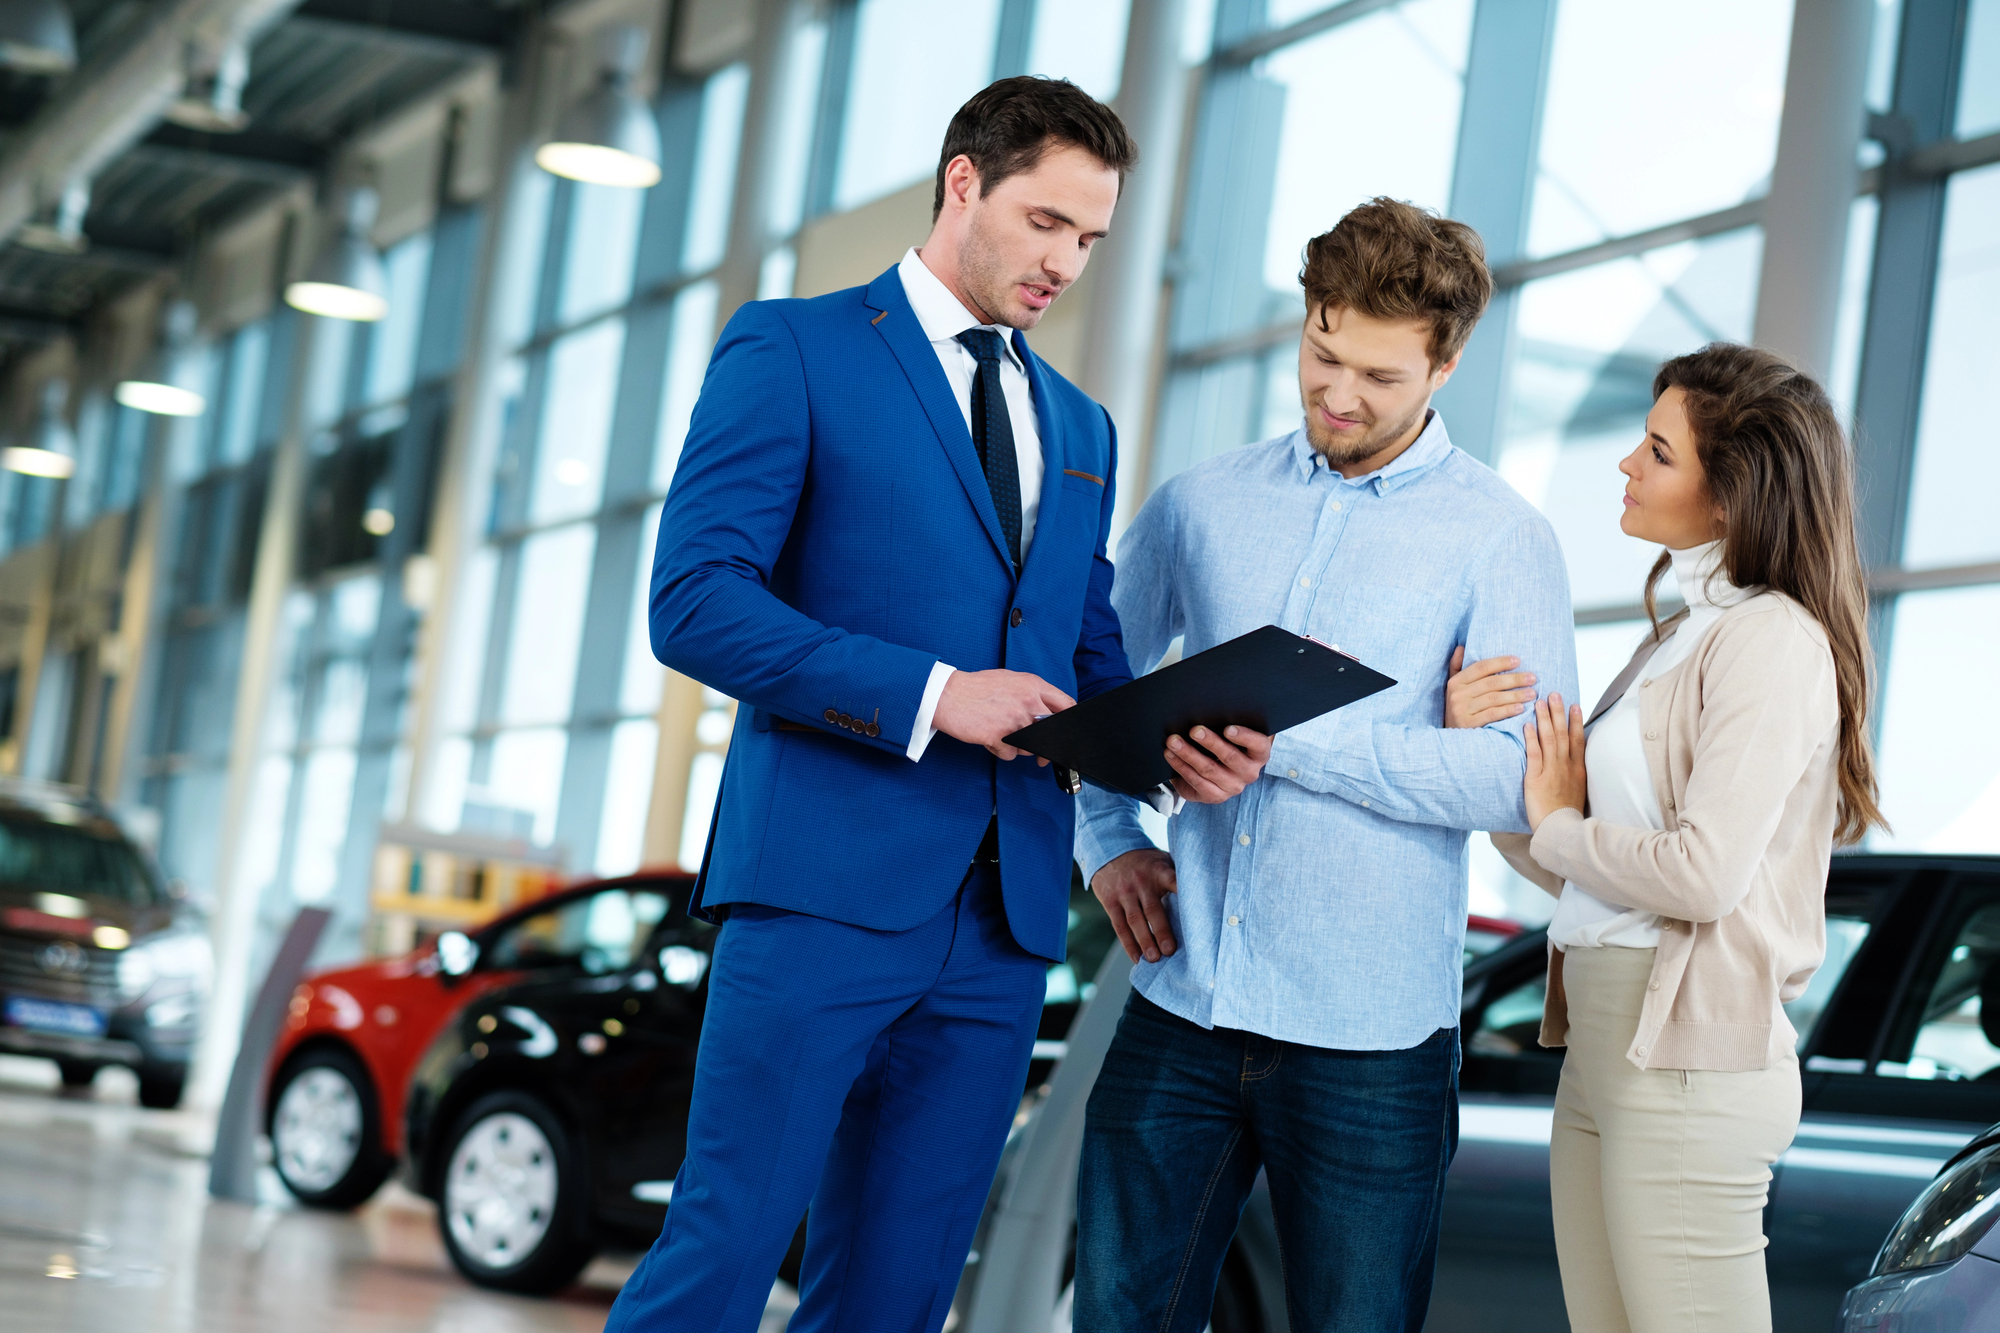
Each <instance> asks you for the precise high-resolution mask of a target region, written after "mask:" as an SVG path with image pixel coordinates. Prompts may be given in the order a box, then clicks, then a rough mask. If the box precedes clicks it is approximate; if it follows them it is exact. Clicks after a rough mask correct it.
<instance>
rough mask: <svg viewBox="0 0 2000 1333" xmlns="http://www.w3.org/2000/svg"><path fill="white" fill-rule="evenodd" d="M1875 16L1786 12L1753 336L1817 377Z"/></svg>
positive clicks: (1825, 356) (1870, 6) (1864, 10)
mask: <svg viewBox="0 0 2000 1333" xmlns="http://www.w3.org/2000/svg"><path fill="white" fill-rule="evenodd" d="M1874 17H1875V5H1874V3H1873V0H1817V3H1814V4H1802V5H1800V6H1799V7H1798V9H1797V10H1796V11H1795V12H1794V14H1793V16H1792V48H1791V57H1790V60H1789V63H1788V64H1787V65H1786V73H1785V114H1784V119H1783V120H1782V121H1781V122H1780V123H1779V127H1778V157H1777V161H1776V163H1775V165H1773V167H1772V169H1771V192H1770V194H1769V195H1768V196H1767V197H1766V199H1765V201H1764V267H1763V275H1762V276H1761V277H1760V278H1759V279H1758V283H1757V319H1756V324H1755V326H1754V332H1753V334H1752V338H1753V340H1754V341H1755V342H1756V343H1757V344H1758V345H1759V346H1762V347H1768V348H1770V349H1771V350H1772V351H1775V352H1778V353H1781V354H1782V355H1784V356H1787V357H1790V358H1791V359H1792V360H1794V361H1796V362H1798V363H1799V365H1801V366H1803V367H1804V368H1805V369H1807V370H1808V371H1810V372H1812V373H1813V374H1815V375H1818V376H1821V377H1824V376H1825V375H1826V374H1827V372H1828V370H1829V369H1831V367H1832V364H1833V325H1834V317H1835V315H1836V313H1837V312H1838V308H1839V304H1840V277H1841V267H1842V261H1843V259H1844V258H1845V255H1846V251H1847V216H1848V211H1849V207H1850V205H1852V204H1853V202H1854V191H1855V186H1856V183H1857V181H1856V178H1857V176H1858V175H1859V168H1858V167H1857V165H1856V163H1855V154H1856V152H1857V151H1858V149H1859V148H1860V145H1861V130H1862V124H1863V121H1864V119H1865V116H1866V109H1865V108H1864V106H1863V105H1862V101H1863V97H1864V94H1865V85H1866V82H1867V77H1868V37H1869V32H1870V27H1871V24H1872V22H1873V20H1874Z"/></svg>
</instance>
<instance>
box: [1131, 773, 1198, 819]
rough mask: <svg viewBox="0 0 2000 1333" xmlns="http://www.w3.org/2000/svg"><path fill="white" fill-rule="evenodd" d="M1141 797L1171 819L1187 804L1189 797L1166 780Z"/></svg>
mask: <svg viewBox="0 0 2000 1333" xmlns="http://www.w3.org/2000/svg"><path fill="white" fill-rule="evenodd" d="M1139 799H1140V800H1142V801H1144V802H1145V803H1146V804H1147V805H1150V806H1152V807H1153V808H1154V809H1155V810H1157V811H1159V812H1160V813H1161V814H1163V815H1165V816H1166V817H1167V818H1169V819H1172V818H1173V817H1174V816H1175V815H1177V814H1179V813H1180V812H1181V807H1182V806H1184V805H1186V804H1187V797H1185V796H1183V795H1181V794H1180V793H1179V792H1177V791H1175V790H1174V789H1173V788H1172V787H1170V786H1168V785H1167V784H1166V783H1164V782H1163V783H1161V784H1160V785H1159V786H1157V787H1155V788H1153V789H1152V790H1151V791H1149V792H1147V793H1146V794H1145V795H1144V796H1142V797H1140V798H1139Z"/></svg>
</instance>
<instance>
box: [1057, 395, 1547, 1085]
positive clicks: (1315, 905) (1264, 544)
mask: <svg viewBox="0 0 2000 1333" xmlns="http://www.w3.org/2000/svg"><path fill="white" fill-rule="evenodd" d="M1117 563H1118V576H1117V582H1116V583H1115V584H1114V586H1113V588H1112V594H1111V600H1112V604H1113V605H1114V606H1116V607H1117V609H1118V618H1119V622H1120V624H1121V625H1122V627H1123V630H1124V636H1125V651H1126V654H1127V656H1128V657H1129V658H1130V659H1131V663H1132V667H1133V669H1134V670H1135V671H1150V670H1152V669H1153V668H1154V667H1155V666H1157V665H1158V664H1159V662H1160V659H1161V657H1162V656H1164V655H1165V653H1166V651H1167V648H1168V645H1169V644H1171V643H1172V642H1173V640H1174V639H1175V638H1176V637H1177V636H1185V640H1184V651H1185V653H1186V654H1187V655H1188V656H1192V655H1194V654H1195V653H1198V652H1200V651H1202V650H1203V649H1205V648H1212V647H1214V646H1215V645H1216V644H1218V643H1222V642H1224V641H1226V640H1229V639H1233V638H1235V637H1236V636H1237V635H1239V634H1246V633H1248V632H1249V631H1251V630H1253V629H1257V628H1258V627H1260V626H1262V625H1267V624H1276V625H1280V626H1283V627H1284V628H1285V629H1288V630H1292V631H1294V632H1295V633H1299V634H1309V635H1311V636H1313V637H1314V638H1316V639H1320V640H1322V641H1324V642H1326V643H1331V644H1334V645H1337V646H1338V647H1340V648H1342V649H1344V650H1345V651H1347V652H1349V653H1352V654H1354V655H1355V656H1356V657H1359V658H1360V659H1361V660H1362V661H1363V662H1365V663H1366V664H1368V665H1369V666H1371V667H1374V668H1375V669H1376V670H1378V671H1381V672H1384V673H1385V674H1387V675H1389V676H1392V677H1394V678H1395V679H1396V681H1397V682H1398V683H1397V685H1396V686H1395V687H1394V688H1392V689H1388V690H1384V691H1383V692H1382V693H1380V694H1377V695H1374V696H1372V697H1370V698H1368V699H1364V700H1361V701H1360V702H1358V703H1355V704H1350V705H1349V706H1348V707H1346V708H1342V709H1339V710H1336V711H1335V712H1332V713H1329V714H1327V715H1326V716H1324V717H1320V718H1316V719H1314V720H1313V721H1311V722H1308V723H1305V724H1304V725H1302V726H1298V727H1294V728H1292V729H1291V730H1289V731H1286V732H1282V733H1280V734H1279V735H1278V737H1277V738H1276V740H1275V742H1274V743H1273V745H1272V748H1271V761H1270V764H1269V765H1268V766H1267V767H1266V768H1265V770H1264V776H1263V777H1262V779H1260V780H1259V781H1258V782H1256V783H1254V784H1253V785H1252V786H1250V787H1249V788H1248V789H1247V790H1245V791H1244V792H1243V794H1242V795H1240V796H1237V797H1236V798H1234V799H1233V800H1230V801H1226V802H1224V803H1223V804H1221V805H1194V804H1190V805H1188V806H1186V807H1185V808H1184V809H1183V810H1182V811H1181V813H1179V814H1177V815H1175V816H1174V818H1173V819H1172V820H1171V821H1170V823H1169V825H1168V827H1169V831H1170V832H1169V837H1170V841H1171V847H1172V851H1173V856H1174V862H1175V866H1176V869H1177V872H1178V877H1179V885H1180V890H1179V892H1178V893H1175V894H1173V895H1172V896H1170V897H1169V898H1168V899H1167V903H1168V907H1169V911H1170V913H1171V915H1172V918H1173V927H1174V933H1175V936H1176V937H1177V938H1178V939H1179V941H1180V948H1179V950H1178V951H1177V952H1176V953H1174V954H1173V955H1172V956H1171V957H1168V958H1164V959H1162V960H1161V961H1160V962H1158V963H1145V962H1141V963H1140V964H1139V965H1138V966H1137V967H1135V968H1134V969H1133V973H1132V979H1133V983H1134V984H1135V985H1136V986H1137V987H1138V989H1139V991H1140V992H1141V993H1142V994H1144V995H1145V996H1146V998H1147V999H1149V1000H1151V1001H1153V1003H1155V1004H1157V1005H1159V1006H1161V1007H1162V1008H1164V1009H1168V1010H1171V1011H1172V1012H1173V1013H1176V1014H1179V1015H1180V1016H1181V1017H1183V1018H1186V1019H1188V1020H1190V1021H1192V1022H1195V1023H1199V1024H1200V1025H1201V1026H1203V1027H1225V1028H1238V1029H1243V1030H1246V1031H1250V1032H1257V1033H1261V1034H1263V1035H1265V1036H1268V1037H1274V1038H1277V1039H1279V1040H1282V1041H1293V1042H1299V1043H1301V1044H1304V1045H1310V1046H1320V1047H1331V1048H1335V1049H1341V1050H1406V1049H1408V1048H1410V1047H1412V1046H1415V1045H1417V1044H1418V1043H1419V1042H1421V1041H1423V1040H1424V1039H1425V1038H1427V1037H1429V1036H1430V1035H1431V1034H1432V1033H1433V1032H1435V1031H1436V1030H1437V1029H1439V1028H1445V1027H1453V1026H1455V1025H1456V1024H1457V1022H1458V1001H1459V990H1460V987H1461V984H1462V981H1461V975H1460V974H1461V963H1462V957H1463V948H1464V937H1465V913H1466V834H1467V831H1468V830H1473V829H1501V830H1513V831H1516V832H1525V831H1526V830H1527V827H1528V824H1527V816H1526V813H1525V811H1524V810H1523V808H1522V802H1521V778H1522V773H1523V770H1524V767H1525V763H1526V759H1525V754H1524V751H1523V748H1522V742H1521V736H1520V731H1521V725H1522V721H1523V719H1522V718H1516V719H1513V720H1511V721H1508V722H1499V723H1494V724H1493V725H1491V726H1488V727H1484V728H1480V729H1478V730H1456V731H1447V730H1445V729H1444V728H1443V725H1442V723H1443V720H1444V686H1445V679H1446V677H1447V676H1448V675H1449V669H1448V668H1449V664H1450V659H1451V652H1452V649H1453V648H1454V647H1456V646H1457V645H1459V644H1464V645H1465V650H1466V661H1468V662H1471V661H1477V660H1478V659H1480V658H1483V657H1496V656H1500V655H1502V654H1513V655H1516V656H1519V657H1520V658H1521V660H1522V669H1523V670H1528V671H1533V672H1534V673H1535V674H1536V675H1537V676H1538V677H1539V678H1540V679H1539V683H1538V686H1537V688H1538V689H1539V690H1540V691H1541V692H1542V693H1543V694H1544V695H1546V694H1548V693H1549V692H1551V691H1558V692H1560V693H1561V694H1562V696H1563V699H1564V701H1565V702H1567V701H1569V700H1572V699H1574V698H1575V697H1576V640H1575V634H1574V631H1573V628H1572V622H1571V616H1570V605H1569V579H1568V576H1567V573H1566V571H1565V569H1564V565H1563V559H1562V552H1561V549H1560V548H1559V547H1558V546H1557V544H1556V537H1555V532H1554V530H1553V529H1551V528H1550V526H1549V523H1548V520H1547V519H1545V518H1543V517H1542V515H1541V514H1540V513H1539V512H1537V511H1536V509H1535V508H1534V507H1533V506H1532V505H1530V504H1529V503H1528V502H1527V501H1526V500H1524V499H1522V498H1521V497H1520V495H1519V494H1517V493H1516V492H1515V491H1514V490H1513V488H1512V487H1510V486H1508V485H1507V483H1506V482H1504V481H1502V480H1501V479H1500V478H1499V476H1498V475H1496V474H1495V473H1494V472H1492V471H1491V470H1490V469H1488V468H1486V467H1484V466H1482V465H1481V464H1479V463H1477V462H1475V461H1473V459H1472V458H1471V457H1470V456H1469V455H1467V454H1465V453H1463V452H1461V451H1459V450H1458V449H1455V448H1453V447H1452V444H1451V441H1450V439H1449V437H1447V436H1446V434H1445V429H1444V423H1443V420H1442V419H1441V418H1440V417H1439V416H1438V415H1437V414H1436V413H1433V414H1432V416H1431V418H1430V421H1429V423H1428V424H1427V425H1426V426H1425V428H1424V431H1423V433H1422V434H1421V435H1419V436H1418V437H1417V440H1416V443H1414V444H1413V445H1411V446H1410V447H1409V448H1408V449H1406V450H1405V451H1404V452H1403V453H1402V454H1401V455H1399V456H1398V457H1397V458H1396V459H1395V460H1394V461H1393V462H1391V463H1390V464H1389V465H1388V466H1386V467H1383V468H1381V469H1379V470H1377V471H1375V472H1372V473H1369V474H1368V475H1366V476H1363V477H1357V478H1354V479H1353V480H1351V481H1350V480H1347V479H1345V478H1343V477H1342V476H1341V475H1340V474H1339V473H1338V472H1337V471H1335V470H1333V469H1331V468H1328V467H1326V466H1325V463H1324V460H1322V459H1321V458H1320V457H1319V455H1318V454H1317V453H1315V452H1314V450H1313V448H1312V446H1311V445H1310V444H1309V443H1308V442H1307V440H1306V435H1305V432H1304V431H1303V430H1297V431H1293V432H1292V433H1291V434H1290V435H1286V436H1281V437H1280V438H1278V439H1275V440H1266V441H1264V442H1263V443H1261V444H1252V445H1247V446H1245V447H1243V448H1241V449H1236V450H1233V451H1231V452H1229V453H1226V454H1223V455H1221V456H1219V457H1217V458H1213V459H1210V460H1208V461H1207V462H1204V463H1201V464H1199V465H1197V466H1195V467H1192V468H1189V469H1188V470H1187V471H1185V472H1183V473H1181V474H1180V475H1179V476H1177V477H1175V478H1173V479H1172V480H1171V481H1169V482H1167V483H1166V484H1165V485H1164V486H1162V487H1161V488H1160V489H1159V490H1158V491H1157V492H1156V493H1155V494H1154V495H1153V497H1152V499H1150V500H1149V501H1147V502H1146V506H1145V508H1144V509H1142V510H1141V511H1140V513H1139V516H1138V518H1137V519H1136V520H1134V522H1133V524H1132V527H1131V529H1130V530H1129V531H1127V532H1126V534H1125V536H1124V539H1123V540H1122V541H1121V542H1120V543H1119V547H1118V562H1117ZM1078 799H1079V808H1078V812H1077V813H1078V821H1077V834H1076V849H1077V860H1078V861H1079V862H1080V863H1081V864H1082V866H1083V870H1084V873H1085V876H1086V882H1088V878H1089V877H1094V876H1095V875H1096V873H1097V871H1098V870H1099V868H1101V867H1102V866H1103V865H1104V864H1105V863H1106V862H1108V861H1110V860H1112V859H1113V858H1114V857H1117V856H1120V855H1123V854H1124V853H1125V852H1128V851H1131V850H1133V849H1135V848H1139V847H1147V846H1151V845H1152V844H1151V842H1150V841H1149V840H1148V839H1147V837H1146V835H1145V833H1144V832H1143V831H1142V830H1141V829H1140V827H1139V821H1138V816H1137V813H1136V809H1135V806H1134V803H1133V801H1132V800H1131V799H1130V798H1128V797H1124V796H1119V795H1115V794H1113V793H1110V792H1106V791H1103V790H1101V789H1098V788H1095V787H1086V788H1085V789H1084V791H1083V793H1082V795H1081V796H1080V797H1079V798H1078Z"/></svg>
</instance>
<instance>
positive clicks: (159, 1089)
mask: <svg viewBox="0 0 2000 1333" xmlns="http://www.w3.org/2000/svg"><path fill="white" fill-rule="evenodd" d="M186 1089H187V1069H186V1067H185V1066H182V1067H178V1068H174V1069H142V1070H140V1071H139V1105H141V1106H143V1107H146V1108H147V1109H148V1110H153V1111H171V1110H173V1109H174V1108H175V1107H176V1106H179V1105H180V1104H181V1093H182V1092H184V1091H186Z"/></svg>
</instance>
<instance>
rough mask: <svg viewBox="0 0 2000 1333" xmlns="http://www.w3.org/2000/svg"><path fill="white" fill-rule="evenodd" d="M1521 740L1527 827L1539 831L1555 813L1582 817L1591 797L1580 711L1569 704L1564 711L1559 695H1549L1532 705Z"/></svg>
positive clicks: (1581, 713)
mask: <svg viewBox="0 0 2000 1333" xmlns="http://www.w3.org/2000/svg"><path fill="white" fill-rule="evenodd" d="M1521 738H1522V739H1523V740H1524V741H1526V742H1527V745H1528V776H1527V778H1526V780H1525V783H1524V787H1523V791H1524V793H1525V795H1526V797H1527V806H1528V827H1529V828H1532V829H1539V828H1540V827H1541V826H1542V821H1543V820H1544V819H1547V818H1548V817H1549V815H1550V814H1552V813H1553V812H1555V811H1557V810H1564V809H1568V810H1574V811H1576V812H1577V813H1578V814H1582V813H1583V812H1584V809H1585V807H1586V805H1587V802H1588V798H1589V794H1590V784H1589V780H1588V778H1587V776H1586V775H1585V772H1584V767H1583V746H1584V739H1583V709H1582V708H1581V707H1579V706H1578V705H1575V704H1572V705H1570V707H1569V708H1568V709H1567V710H1565V709H1564V708H1563V701H1562V696H1561V695H1560V694H1552V695H1550V696H1549V697H1548V698H1547V699H1544V700H1542V702H1540V703H1538V704H1536V705H1535V715H1534V717H1533V718H1532V719H1530V721H1529V723H1528V725H1527V726H1525V727H1523V728H1522V729H1521Z"/></svg>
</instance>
